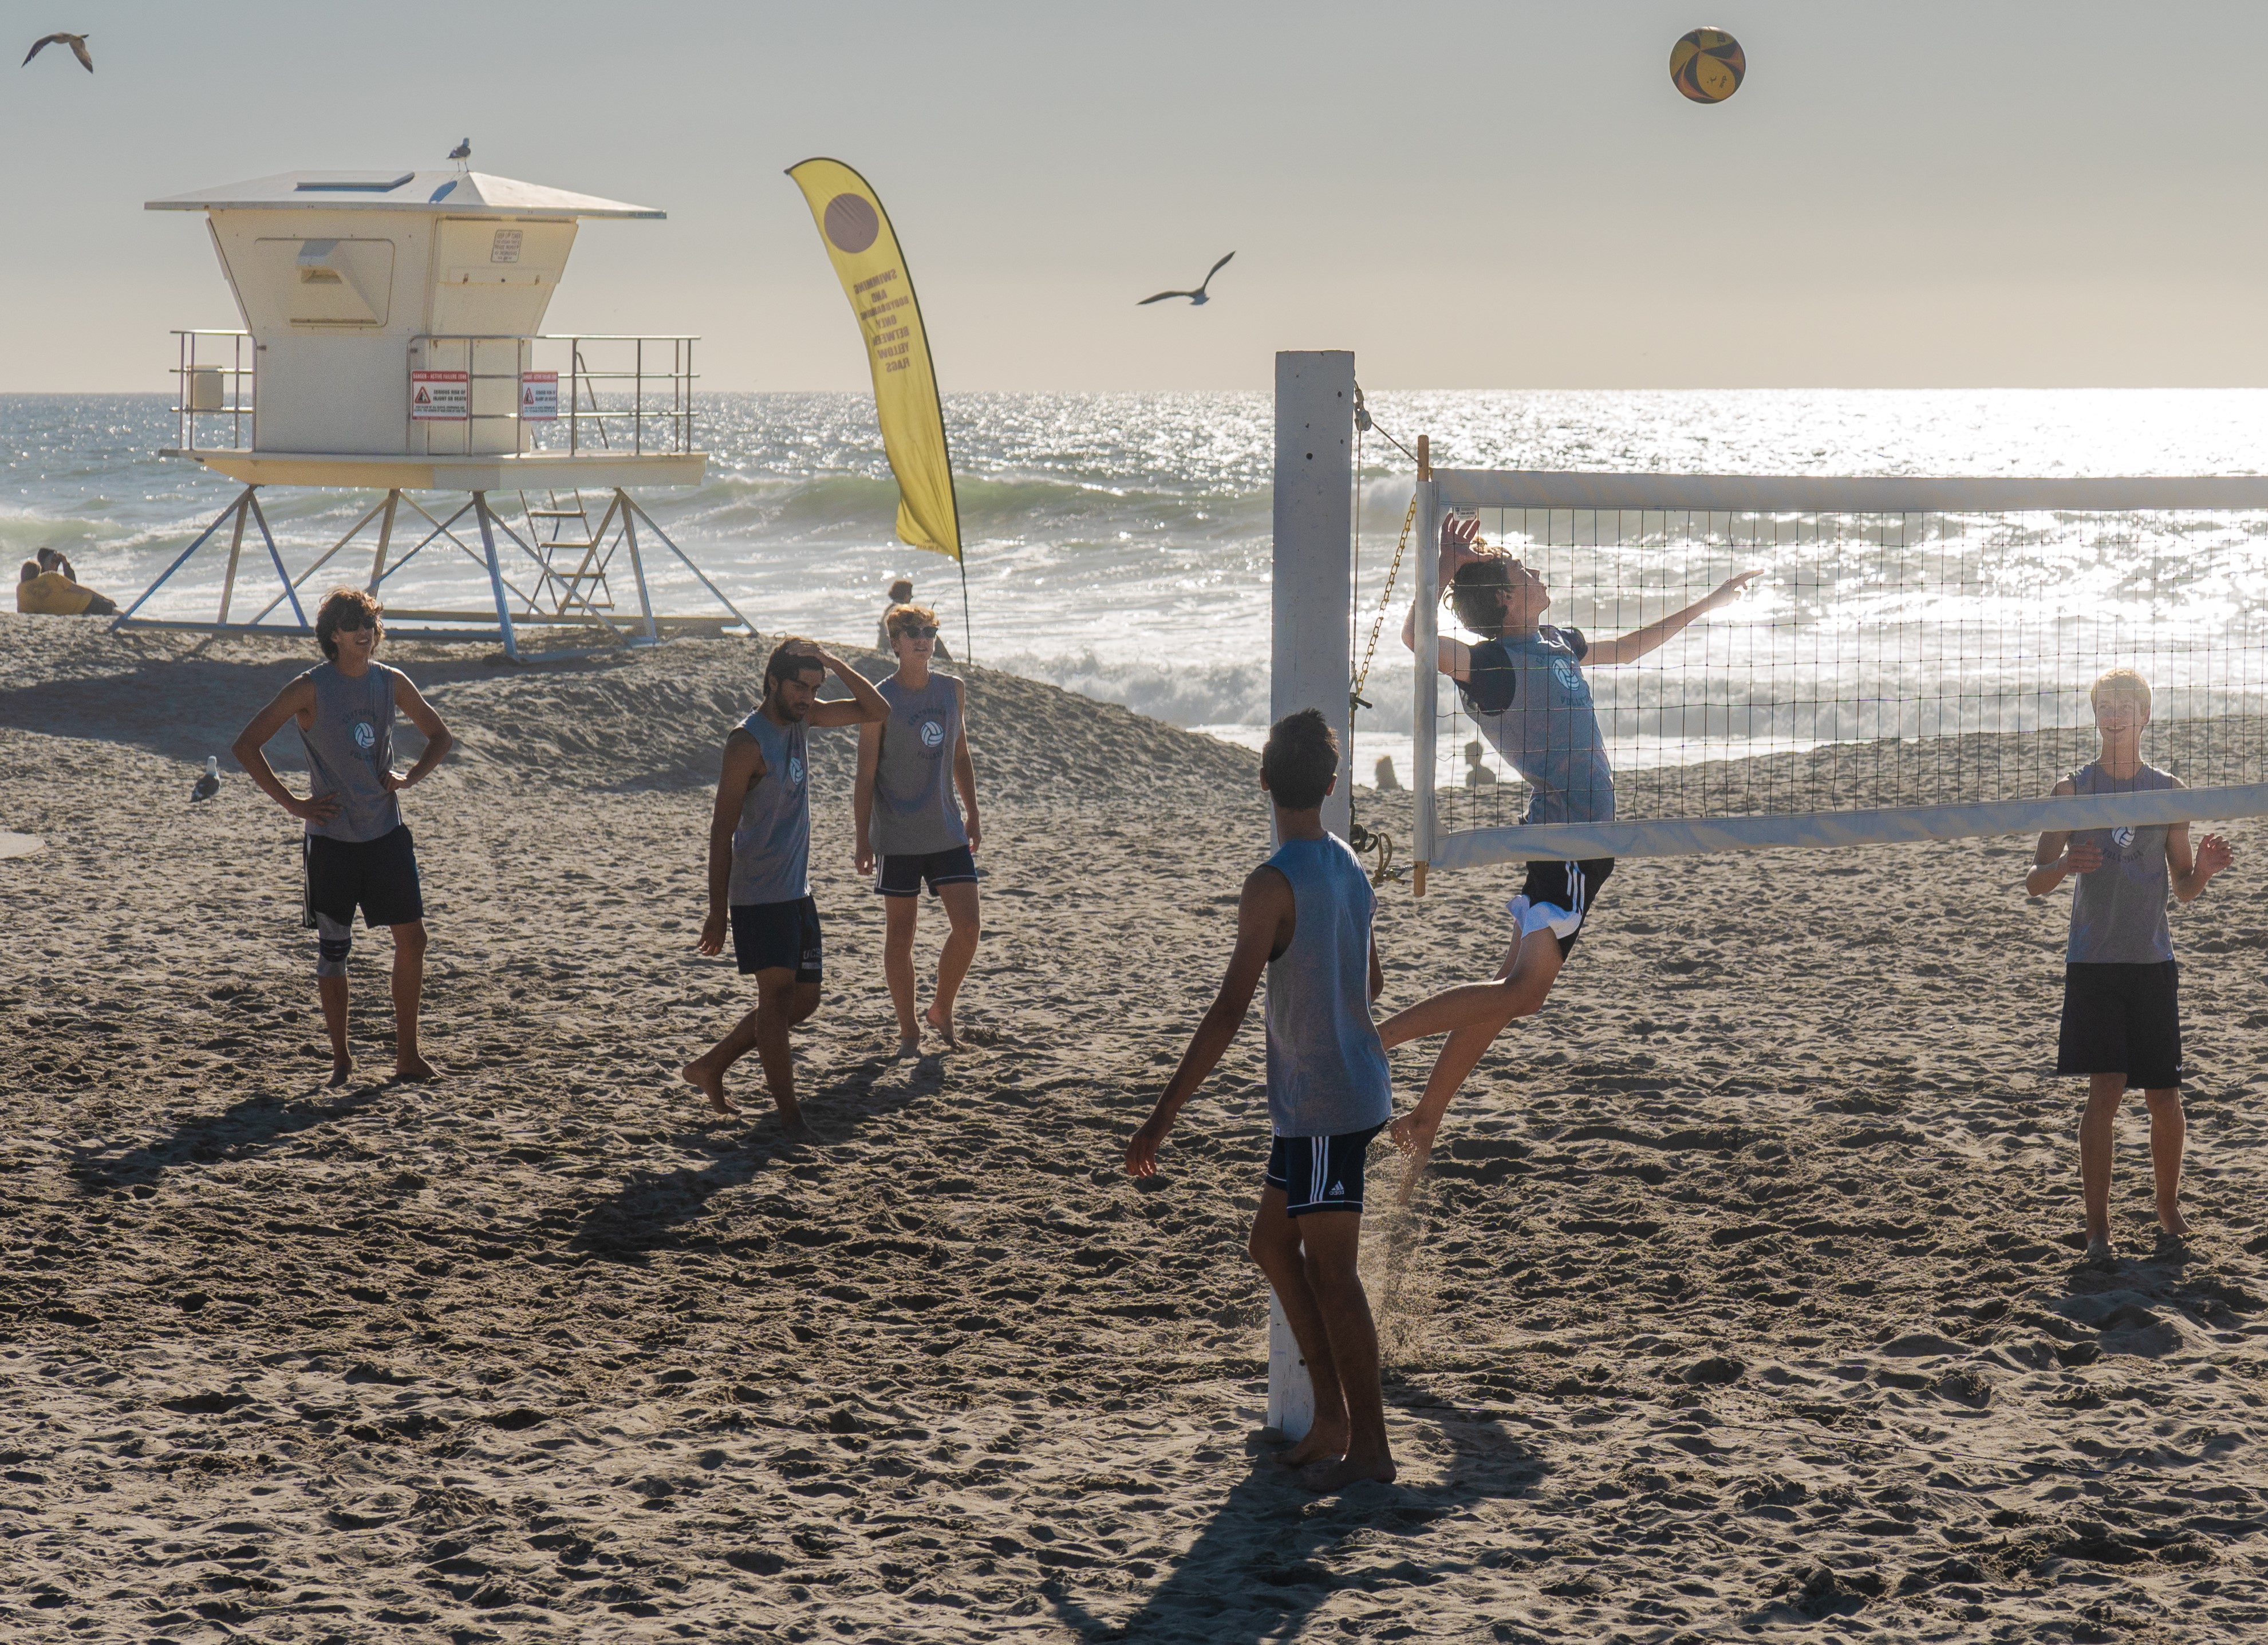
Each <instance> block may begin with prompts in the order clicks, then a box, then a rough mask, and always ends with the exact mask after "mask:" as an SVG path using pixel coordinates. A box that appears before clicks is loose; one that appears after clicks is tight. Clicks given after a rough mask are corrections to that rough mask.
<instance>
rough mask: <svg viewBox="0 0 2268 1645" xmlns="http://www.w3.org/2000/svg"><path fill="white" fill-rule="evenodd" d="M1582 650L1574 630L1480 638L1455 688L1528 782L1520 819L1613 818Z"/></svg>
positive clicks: (1611, 785) (1585, 649) (1611, 782)
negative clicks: (1464, 676)
mask: <svg viewBox="0 0 2268 1645" xmlns="http://www.w3.org/2000/svg"><path fill="white" fill-rule="evenodd" d="M1589 651H1590V645H1589V643H1588V642H1587V641H1586V640H1585V639H1584V638H1583V635H1582V631H1580V629H1561V628H1539V629H1537V630H1536V631H1535V632H1534V633H1533V634H1527V635H1506V636H1505V637H1504V638H1501V639H1491V640H1484V641H1483V642H1482V643H1481V644H1479V645H1475V646H1474V647H1472V652H1471V656H1472V666H1471V668H1469V670H1468V673H1469V675H1470V677H1469V679H1467V680H1464V681H1462V682H1459V683H1458V686H1457V690H1458V691H1459V692H1460V694H1462V696H1463V697H1464V699H1465V712H1467V713H1469V714H1470V715H1471V716H1472V717H1473V724H1474V725H1475V726H1476V727H1478V728H1479V730H1480V734H1481V735H1483V736H1484V737H1486V738H1487V739H1488V740H1489V741H1490V743H1491V744H1492V745H1493V746H1494V747H1495V749H1496V751H1497V752H1498V753H1499V754H1501V755H1503V756H1504V757H1505V758H1506V760H1509V761H1510V762H1511V763H1512V767H1513V770H1514V771H1518V772H1519V773H1520V774H1521V776H1522V777H1524V778H1527V779H1528V788H1529V790H1530V793H1529V797H1528V814H1527V815H1525V816H1523V817H1522V818H1521V822H1613V821H1614V820H1615V773H1614V769H1613V768H1612V767H1611V766H1610V765H1609V764H1608V763H1607V749H1606V741H1605V739H1603V738H1602V737H1601V736H1600V734H1599V715H1598V711H1597V709H1596V708H1594V706H1593V705H1592V702H1591V682H1589V681H1587V680H1586V679H1585V678H1584V677H1583V659H1584V657H1585V656H1586V655H1587V654H1588V653H1589Z"/></svg>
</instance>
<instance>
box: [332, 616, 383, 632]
mask: <svg viewBox="0 0 2268 1645" xmlns="http://www.w3.org/2000/svg"><path fill="white" fill-rule="evenodd" d="M331 626H332V627H333V628H335V629H341V630H343V631H346V632H348V633H350V634H351V633H356V632H357V631H361V630H363V629H366V628H376V627H377V626H378V619H377V618H376V617H374V616H371V614H370V613H369V612H367V611H350V612H347V613H346V614H345V615H343V616H341V617H340V618H339V620H338V621H337V622H335V623H332V624H331Z"/></svg>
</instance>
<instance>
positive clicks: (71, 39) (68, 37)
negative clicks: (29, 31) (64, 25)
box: [18, 33, 94, 74]
mask: <svg viewBox="0 0 2268 1645" xmlns="http://www.w3.org/2000/svg"><path fill="white" fill-rule="evenodd" d="M49 46H68V47H70V48H71V55H72V56H74V57H76V58H77V59H78V66H79V67H80V68H82V69H84V70H86V71H87V72H88V73H89V74H92V73H93V72H94V59H93V58H92V57H90V56H88V55H86V36H85V35H84V34H63V33H55V34H49V35H47V36H46V37H45V38H43V39H40V40H35V41H33V42H32V49H31V50H29V51H27V52H26V53H25V54H24V62H25V63H29V62H31V60H32V59H33V58H34V57H36V56H38V55H40V52H42V51H44V50H45V49H47V48H48V47H49ZM18 66H21V65H18Z"/></svg>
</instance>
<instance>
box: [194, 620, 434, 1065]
mask: <svg viewBox="0 0 2268 1645" xmlns="http://www.w3.org/2000/svg"><path fill="white" fill-rule="evenodd" d="M385 633H386V631H385V628H384V627H383V625H382V624H381V623H380V622H379V605H378V601H376V600H375V599H373V598H372V596H371V595H369V594H365V592H364V591H363V590H361V589H359V588H334V589H332V590H331V592H330V593H329V594H326V595H324V596H323V603H322V605H321V606H320V608H319V609H317V611H316V613H315V643H316V644H317V645H320V646H321V647H322V648H323V656H324V659H325V660H324V661H322V662H320V663H319V664H317V665H316V666H315V667H314V668H310V669H308V670H307V672H306V673H305V674H303V675H300V676H299V677H298V679H296V680H294V681H292V682H291V683H290V684H289V685H287V686H285V687H284V689H283V690H281V691H278V692H277V693H276V700H275V701H274V702H272V703H270V704H268V706H267V707H265V708H263V709H261V711H260V712H258V713H257V714H255V715H254V716H253V718H252V723H251V724H250V725H248V726H247V727H245V728H244V731H243V733H242V734H240V735H239V737H238V738H237V740H236V744H235V746H234V747H233V748H232V749H230V750H229V752H230V753H232V754H233V755H234V756H236V763H238V764H239V765H241V766H242V767H244V769H245V771H246V772H247V775H249V776H250V777H251V778H252V780H253V781H254V783H255V784H256V785H258V786H259V788H260V790H261V793H265V794H266V795H267V796H268V797H269V799H271V800H274V801H275V802H276V804H277V805H279V806H282V807H283V808H284V809H285V810H286V811H289V812H290V813H291V815H293V816H295V817H298V818H299V819H300V820H301V821H303V822H306V825H307V826H306V835H305V838H304V841H303V843H302V845H301V846H300V853H301V856H300V861H301V869H302V874H303V886H304V889H305V901H304V904H303V909H304V915H305V919H306V924H307V925H309V926H313V928H314V931H315V989H316V992H317V993H318V994H319V995H320V997H321V999H322V1002H323V1026H324V1027H325V1028H326V1029H328V1030H329V1033H330V1037H331V1083H332V1084H333V1085H344V1084H345V1083H346V1082H347V1081H348V1080H349V1078H350V1077H351V1076H352V1074H353V1073H354V1058H353V1056H352V1055H351V1054H350V1052H349V1051H348V1049H347V955H348V953H349V951H350V950H351V949H352V948H353V947H354V917H355V911H356V909H357V908H359V909H361V911H362V916H363V923H364V924H365V926H372V927H376V926H386V927H387V929H388V930H389V931H390V932H392V933H393V935H394V1077H395V1078H396V1079H399V1080H431V1079H432V1078H433V1077H434V1069H433V1065H432V1064H431V1063H429V1062H427V1061H426V1060H425V1059H424V1058H423V1057H421V1056H419V1055H418V1054H417V1007H418V1004H419V1001H420V1000H421V998H422V996H423V992H424V988H425V896H424V891H423V887H422V886H421V885H420V884H419V882H418V876H417V850H416V843H415V842H414V841H413V840H412V839H411V837H410V833H409V824H408V823H407V822H403V821H402V820H401V801H400V800H397V799H395V798H394V796H395V795H396V794H398V793H401V791H402V790H403V789H405V788H410V787H414V786H416V785H417V784H418V783H420V782H423V780H424V779H425V778H426V776H427V774H428V773H430V772H431V771H432V769H433V768H434V767H435V766H437V765H438V764H439V763H441V761H442V760H443V758H444V757H445V756H447V754H448V752H449V750H450V749H452V748H453V747H454V746H456V739H455V738H453V737H452V736H451V735H450V734H449V728H448V727H446V726H445V725H443V724H442V723H441V717H440V716H439V715H438V714H437V713H435V712H433V710H432V707H431V704H428V703H427V702H426V701H425V699H424V698H423V697H420V696H419V695H418V694H417V688H416V686H414V685H412V684H410V683H409V675H406V674H403V673H402V672H401V670H400V669H398V668H387V666H386V665H385V664H384V663H382V662H379V661H378V660H376V659H377V655H378V645H379V640H380V639H382V638H385ZM396 709H399V710H400V711H401V712H403V713H405V714H407V715H408V716H409V723H410V724H411V725H413V726H416V727H417V729H418V730H420V731H422V732H423V733H424V734H425V752H424V753H423V754H421V755H420V756H417V763H416V764H415V765H412V766H411V767H410V768H409V771H406V772H405V771H395V770H394V711H395V710H396ZM287 720H296V721H297V722H298V727H299V741H301V743H302V744H304V745H305V747H306V751H307V797H306V799H305V800H302V799H300V798H299V797H298V795H297V794H295V793H292V792H291V790H290V789H288V788H286V787H285V786H284V784H283V781H282V779H281V778H278V777H277V776H276V772H275V770H274V768H273V767H271V766H270V765H269V763H268V756H267V755H266V754H265V753H264V752H263V751H262V750H263V749H266V747H267V745H268V740H269V738H270V737H272V736H274V735H275V734H276V733H277V732H279V731H281V730H283V729H284V723H285V722H286V721H287Z"/></svg>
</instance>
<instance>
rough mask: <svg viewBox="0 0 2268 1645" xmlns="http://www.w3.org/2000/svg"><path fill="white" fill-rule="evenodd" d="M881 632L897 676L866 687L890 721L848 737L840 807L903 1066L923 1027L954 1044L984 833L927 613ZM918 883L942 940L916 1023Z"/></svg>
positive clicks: (956, 702)
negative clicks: (936, 906) (932, 902)
mask: <svg viewBox="0 0 2268 1645" xmlns="http://www.w3.org/2000/svg"><path fill="white" fill-rule="evenodd" d="M883 627H884V629H885V630H886V631H887V633H888V635H889V638H890V649H891V651H892V652H893V653H895V654H896V656H897V659H898V668H897V672H896V673H895V674H893V675H890V677H889V678H887V679H886V680H884V681H883V682H881V683H880V685H879V686H877V687H876V688H875V689H876V690H879V691H880V693H881V695H882V700H883V701H885V702H887V704H889V705H890V717H889V719H886V720H883V721H881V722H880V723H879V724H874V725H865V726H861V727H858V786H857V787H856V788H855V789H853V790H852V793H851V815H852V818H853V820H854V822H855V823H856V826H857V829H858V844H857V845H856V846H855V847H854V848H853V851H852V858H851V860H852V861H853V862H854V863H855V864H856V865H857V867H858V872H859V873H860V874H874V872H875V870H874V862H875V858H876V857H877V855H879V856H880V859H881V872H880V874H875V879H874V889H875V891H876V892H877V893H878V894H879V895H880V896H881V897H882V898H883V904H882V907H883V910H884V914H883V935H882V975H883V977H884V978H885V979H886V980H887V982H888V984H889V985H890V1004H891V1006H892V1007H894V1008H895V1010H896V1012H897V1016H898V1052H899V1055H901V1056H907V1057H910V1056H915V1055H917V1054H918V1053H919V1052H920V1051H921V1025H922V1023H924V1022H927V1023H928V1024H929V1025H930V1027H932V1029H936V1030H937V1035H938V1037H939V1039H941V1040H943V1041H944V1042H945V1043H946V1046H947V1047H948V1048H951V1047H953V1046H954V1045H957V1044H960V1042H959V1041H958V1040H957V1039H955V1038H954V1033H953V1002H954V999H955V997H956V996H958V995H959V993H960V992H961V979H962V978H964V977H967V976H968V964H969V962H970V961H971V960H973V959H975V958H976V938H977V931H978V924H977V906H976V856H975V852H976V849H977V847H978V846H979V845H981V844H983V837H984V834H983V827H982V825H981V824H980V823H979V822H977V818H976V763H975V762H973V761H972V760H971V759H970V758H969V757H968V725H967V722H966V720H965V719H963V717H962V713H961V704H962V692H961V682H960V681H958V680H956V679H954V677H953V676H952V675H946V674H932V672H931V671H930V662H931V660H932V658H933V657H934V655H935V653H936V649H937V638H938V637H937V613H936V612H934V611H932V610H931V609H929V608H928V607H927V606H917V605H897V606H893V607H891V608H890V613H889V616H887V617H886V618H885V619H883ZM955 788H958V789H960V791H961V800H960V803H959V804H957V805H956V804H955V803H954V789H955ZM964 814H965V817H966V821H964V820H963V819H964ZM924 882H927V883H928V886H929V889H930V894H931V895H932V896H935V897H936V898H937V899H938V901H939V902H940V903H942V904H945V917H946V919H947V920H948V921H949V922H950V923H951V929H950V931H949V932H948V933H947V934H946V939H945V951H944V952H943V953H942V954H940V955H939V956H938V962H937V992H936V994H935V995H934V996H932V999H931V1000H930V1007H929V1009H928V1011H927V1012H925V1013H924V1014H922V1015H920V1016H918V1017H917V1016H916V1015H915V1014H914V1005H915V994H914V924H915V920H916V918H917V916H918V914H919V913H920V911H921V894H922V885H923V883H924Z"/></svg>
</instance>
